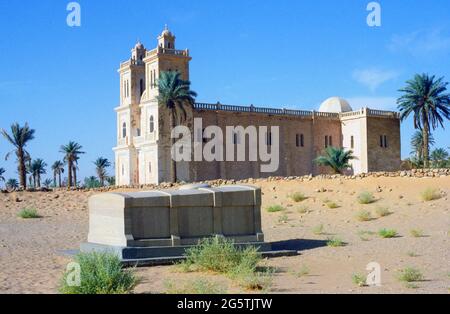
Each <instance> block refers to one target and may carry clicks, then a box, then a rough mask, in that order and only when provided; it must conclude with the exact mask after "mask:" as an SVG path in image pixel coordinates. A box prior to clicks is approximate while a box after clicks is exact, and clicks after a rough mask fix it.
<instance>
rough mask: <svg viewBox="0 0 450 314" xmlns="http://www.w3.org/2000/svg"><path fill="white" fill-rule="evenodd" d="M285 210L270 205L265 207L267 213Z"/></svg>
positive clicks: (281, 207) (278, 206)
mask: <svg viewBox="0 0 450 314" xmlns="http://www.w3.org/2000/svg"><path fill="white" fill-rule="evenodd" d="M285 210H286V208H284V207H283V206H281V205H272V206H269V207H267V211H268V212H269V213H277V212H282V211H285Z"/></svg>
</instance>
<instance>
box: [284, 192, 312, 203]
mask: <svg viewBox="0 0 450 314" xmlns="http://www.w3.org/2000/svg"><path fill="white" fill-rule="evenodd" d="M289 197H290V198H291V199H292V200H293V201H294V202H296V203H300V202H303V201H304V200H306V199H307V198H308V197H306V196H305V194H303V193H301V192H295V193H294V194H292V195H290V196H289Z"/></svg>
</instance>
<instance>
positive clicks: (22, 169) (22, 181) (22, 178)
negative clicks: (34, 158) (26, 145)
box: [17, 148, 27, 189]
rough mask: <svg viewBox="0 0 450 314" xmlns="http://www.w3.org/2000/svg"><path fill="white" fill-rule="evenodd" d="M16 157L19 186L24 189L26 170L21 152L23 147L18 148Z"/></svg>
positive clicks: (25, 185) (25, 186)
mask: <svg viewBox="0 0 450 314" xmlns="http://www.w3.org/2000/svg"><path fill="white" fill-rule="evenodd" d="M17 158H18V161H19V169H18V170H19V181H20V182H19V183H20V187H21V188H24V189H26V188H27V171H26V167H25V156H24V153H23V149H22V148H19V149H18V151H17Z"/></svg>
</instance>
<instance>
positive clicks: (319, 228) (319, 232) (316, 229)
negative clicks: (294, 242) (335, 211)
mask: <svg viewBox="0 0 450 314" xmlns="http://www.w3.org/2000/svg"><path fill="white" fill-rule="evenodd" d="M312 232H313V233H314V234H315V235H322V234H323V233H324V226H323V224H321V225H318V226H315V227H314V228H313V229H312Z"/></svg>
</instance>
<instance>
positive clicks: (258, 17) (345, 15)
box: [0, 0, 450, 178]
mask: <svg viewBox="0 0 450 314" xmlns="http://www.w3.org/2000/svg"><path fill="white" fill-rule="evenodd" d="M78 2H79V3H80V5H81V9H82V12H81V14H82V15H81V18H82V25H81V27H79V28H70V27H68V26H67V24H66V17H67V14H68V12H67V11H66V6H67V4H68V3H69V1H65V0H40V1H33V3H32V4H31V3H30V2H29V1H19V0H18V1H7V0H0V35H1V41H0V66H1V68H2V71H1V72H0V106H1V111H0V128H9V125H10V124H11V123H13V122H16V121H17V122H19V123H24V122H29V124H30V125H31V126H32V127H33V128H34V129H36V139H35V140H34V141H33V142H32V143H31V144H30V145H29V147H28V150H29V151H30V153H31V154H32V157H33V158H43V159H45V160H46V161H47V163H48V164H49V165H50V164H52V163H53V162H54V161H55V160H58V159H62V154H60V153H59V147H60V145H61V144H65V143H67V142H69V141H70V140H75V141H77V142H79V143H81V144H82V145H83V147H84V150H85V151H86V152H87V154H86V155H84V156H83V157H82V159H81V160H80V171H81V177H85V176H88V175H93V174H94V166H93V164H92V161H93V160H95V159H96V158H97V157H99V156H105V157H107V158H109V159H110V160H113V153H112V150H111V148H112V147H113V146H114V145H115V140H116V139H115V134H116V133H115V132H116V131H115V113H114V111H113V108H114V107H116V106H117V105H118V101H119V77H118V74H117V68H118V65H119V62H121V61H123V60H126V59H127V58H129V54H130V49H131V48H132V47H133V45H134V44H135V42H136V40H137V39H138V38H139V39H140V40H141V41H142V42H143V43H144V44H145V45H146V47H147V48H153V47H155V46H156V36H157V35H158V34H159V33H160V32H161V30H162V29H163V27H164V24H166V23H167V24H168V25H169V28H170V29H171V30H172V31H173V32H174V33H175V34H176V36H177V46H178V47H177V48H180V49H184V48H189V49H190V51H191V55H192V56H193V60H192V63H191V80H192V87H193V89H194V90H195V91H196V92H197V93H198V94H199V97H198V101H201V102H217V101H220V102H222V103H227V104H241V105H250V104H255V105H261V106H271V107H285V108H302V109H311V110H312V109H317V108H318V106H319V104H320V103H321V102H322V101H323V100H324V99H326V98H328V97H330V96H336V95H337V96H341V97H344V98H346V99H348V100H349V101H350V103H351V105H352V106H353V107H354V108H355V109H358V108H359V107H361V106H365V105H367V106H369V107H373V108H380V109H395V99H396V98H397V97H398V96H399V93H398V92H397V90H398V89H399V88H401V87H402V86H403V85H404V82H405V81H406V80H407V79H409V78H410V77H412V75H414V73H417V72H419V73H420V72H428V73H430V74H436V75H437V76H445V77H446V79H447V81H450V62H449V56H450V19H449V18H448V17H449V16H450V2H448V0H432V1H417V0H416V1H410V0H408V1H407V0H389V1H386V0H384V1H378V2H379V3H380V4H381V8H382V26H381V27H376V28H371V27H368V26H367V23H366V17H367V15H368V13H369V12H367V11H366V6H367V4H368V3H369V1H362V0H352V1H331V0H315V1H300V0H278V1H274V0H265V1H256V0H239V1H238V0H226V1H225V0H220V1H206V0H190V1H178V0H172V1H153V0H147V1H137V0H114V1H106V0H89V1H87V0H83V1H81V0H80V1H78ZM446 126H447V128H448V127H449V126H450V124H449V123H448V122H447V123H446ZM412 132H413V130H412V124H411V122H410V121H409V122H405V123H404V124H403V126H402V141H403V147H402V150H403V152H402V154H403V157H406V156H407V155H409V152H410V147H409V140H410V137H411V134H412ZM446 132H448V131H444V130H439V131H437V132H436V133H435V134H434V135H435V138H436V142H437V144H436V146H439V147H448V146H450V140H449V139H448V136H446V135H447V134H448V133H447V134H446ZM10 150H11V146H10V145H9V144H8V143H6V141H5V140H3V139H0V155H1V156H0V157H1V158H0V167H4V168H6V169H7V174H6V176H7V178H10V177H17V174H16V167H15V164H14V160H13V158H12V159H11V160H10V161H8V162H6V161H4V159H3V156H4V155H5V154H6V153H7V152H8V151H10ZM48 172H49V175H48V176H49V177H51V174H50V170H49V171H48Z"/></svg>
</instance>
